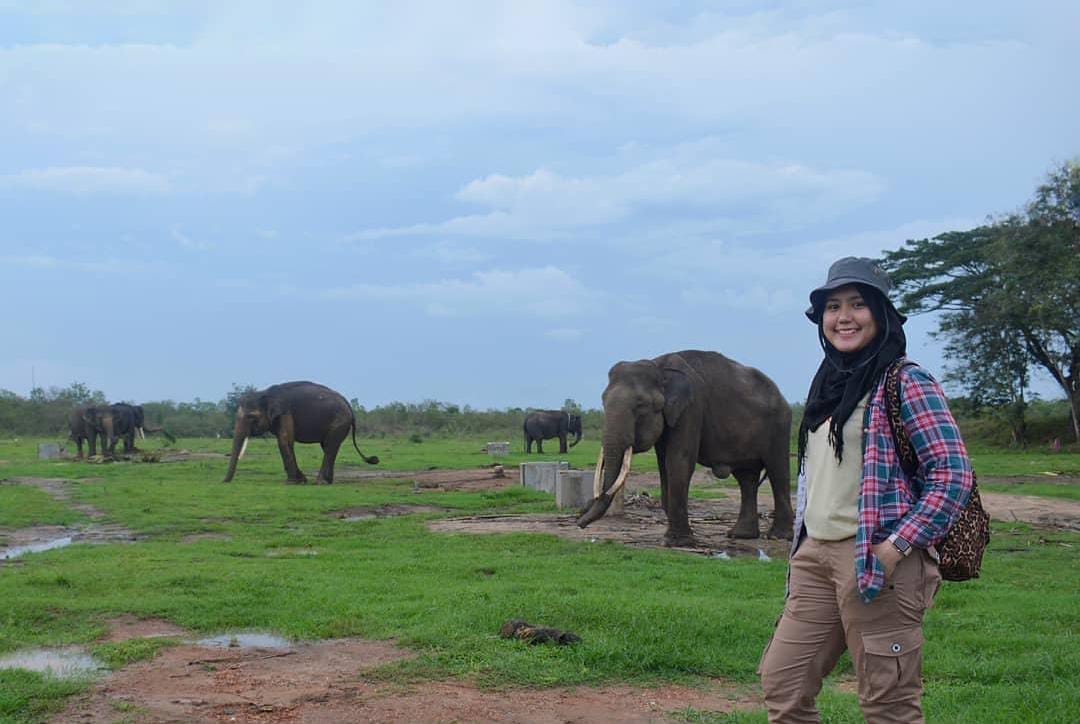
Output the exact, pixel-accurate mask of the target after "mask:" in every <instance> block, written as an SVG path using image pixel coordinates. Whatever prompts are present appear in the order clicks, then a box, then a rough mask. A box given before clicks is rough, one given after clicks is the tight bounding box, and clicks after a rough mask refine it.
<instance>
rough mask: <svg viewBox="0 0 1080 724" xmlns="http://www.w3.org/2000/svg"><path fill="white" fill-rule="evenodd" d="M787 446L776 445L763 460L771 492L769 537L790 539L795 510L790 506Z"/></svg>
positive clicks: (789, 474)
mask: <svg viewBox="0 0 1080 724" xmlns="http://www.w3.org/2000/svg"><path fill="white" fill-rule="evenodd" d="M790 465H791V463H790V454H789V453H788V448H787V446H786V445H785V446H783V447H778V449H777V450H776V452H775V453H773V454H772V455H771V456H770V457H769V459H767V460H766V461H765V470H766V472H767V473H768V475H769V487H771V488H772V493H773V524H772V527H771V528H770V529H769V533H768V536H769V537H770V538H787V539H788V540H790V539H791V536H792V535H793V528H794V524H795V511H794V510H792V508H791V468H790Z"/></svg>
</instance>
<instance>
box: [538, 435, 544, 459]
mask: <svg viewBox="0 0 1080 724" xmlns="http://www.w3.org/2000/svg"><path fill="white" fill-rule="evenodd" d="M536 454H537V455H543V454H544V438H542V437H538V438H536Z"/></svg>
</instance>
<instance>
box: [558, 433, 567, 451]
mask: <svg viewBox="0 0 1080 724" xmlns="http://www.w3.org/2000/svg"><path fill="white" fill-rule="evenodd" d="M559 454H560V455H565V454H566V433H565V432H564V433H560V434H559Z"/></svg>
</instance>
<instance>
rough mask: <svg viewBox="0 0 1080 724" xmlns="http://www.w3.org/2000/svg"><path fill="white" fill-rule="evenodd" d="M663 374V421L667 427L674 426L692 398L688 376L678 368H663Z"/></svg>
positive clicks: (692, 392)
mask: <svg viewBox="0 0 1080 724" xmlns="http://www.w3.org/2000/svg"><path fill="white" fill-rule="evenodd" d="M663 374H664V422H665V423H666V424H667V426H668V427H675V423H677V422H678V421H679V417H680V416H681V415H682V414H683V413H684V412H686V408H687V407H689V406H690V402H691V401H692V400H693V399H694V391H693V389H692V388H691V387H690V378H689V377H687V376H686V373H684V372H681V371H679V370H673V369H670V368H665V369H664V371H663Z"/></svg>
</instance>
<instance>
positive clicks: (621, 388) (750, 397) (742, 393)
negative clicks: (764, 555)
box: [71, 350, 794, 546]
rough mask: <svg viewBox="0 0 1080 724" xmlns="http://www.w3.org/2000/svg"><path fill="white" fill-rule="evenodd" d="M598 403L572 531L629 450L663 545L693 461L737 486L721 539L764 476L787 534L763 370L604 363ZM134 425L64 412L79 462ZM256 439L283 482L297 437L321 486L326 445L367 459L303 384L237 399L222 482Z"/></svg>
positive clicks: (341, 409)
mask: <svg viewBox="0 0 1080 724" xmlns="http://www.w3.org/2000/svg"><path fill="white" fill-rule="evenodd" d="M602 400H603V404H604V420H605V421H604V431H603V439H602V447H601V450H600V456H599V459H598V460H597V464H596V469H595V471H594V482H593V500H592V502H591V503H590V504H589V505H588V506H586V508H585V509H584V510H583V511H581V514H580V516H579V517H578V520H577V523H578V525H579V526H581V527H582V528H584V527H586V526H588V525H590V524H591V523H593V522H595V521H596V520H598V519H599V518H601V517H602V516H603V515H604V514H605V513H606V512H607V510H608V508H609V506H610V505H611V502H612V500H613V499H614V496H615V495H616V494H618V492H619V490H620V489H621V488H622V487H623V486H624V485H625V483H626V479H627V476H628V475H629V473H630V460H631V458H632V456H633V455H634V453H642V452H645V451H647V450H650V449H654V450H655V451H656V459H657V463H658V466H659V471H660V500H661V504H662V505H663V508H664V512H665V513H666V514H667V520H668V527H667V531H666V533H665V535H664V542H665V544H667V545H670V546H685V545H690V544H692V543H693V533H692V531H691V529H690V523H689V517H688V508H687V503H688V498H689V489H690V478H691V476H692V475H693V472H694V469H695V467H696V466H697V465H704V466H705V467H707V468H710V469H711V470H712V471H713V473H714V474H715V475H716V476H717V477H721V478H723V477H727V476H728V475H734V476H735V479H736V480H737V481H738V483H739V492H740V496H741V502H740V507H739V516H738V520H737V521H736V523H735V527H734V528H733V529H732V530H731V531H730V532H729V535H731V536H733V537H737V538H756V537H758V536H759V535H760V530H759V527H758V509H757V490H758V488H759V487H760V486H761V484H762V483H763V482H764V480H765V479H766V478H768V480H769V482H770V486H771V487H772V493H773V502H774V514H773V520H772V526H771V528H770V529H769V531H768V535H769V536H772V537H781V538H790V537H791V535H792V526H793V522H794V513H793V511H792V506H791V498H790V495H791V481H790V468H789V447H790V439H791V407H790V406H789V405H788V403H787V401H786V400H785V399H784V398H783V396H782V395H781V393H780V390H779V388H777V386H776V384H775V383H774V382H773V381H772V380H771V379H769V378H768V377H767V376H766V375H765V374H764V373H762V372H760V371H759V370H756V369H754V368H752V367H746V366H744V365H741V364H739V363H738V362H735V361H734V360H731V359H729V358H727V357H725V356H724V355H722V354H719V353H717V352H703V351H699V350H684V351H681V352H673V353H670V354H664V355H660V356H659V357H655V358H653V359H649V360H638V361H632V362H618V363H616V364H615V365H614V366H613V367H612V368H611V370H610V371H609V372H608V384H607V387H606V389H605V390H604V393H603V396H602ZM142 426H143V416H142V408H141V407H140V406H138V405H123V404H120V405H99V406H89V407H82V408H78V409H76V410H75V411H73V412H72V416H71V434H72V438H73V439H75V440H76V442H78V444H79V456H80V457H81V456H82V440H83V439H87V440H89V441H90V454H91V455H93V454H94V453H95V437H100V438H101V440H102V445H103V448H104V447H105V446H106V445H107V446H108V451H109V452H110V453H111V452H112V448H113V447H114V446H115V444H116V440H117V439H120V438H123V439H124V448H125V451H128V450H130V449H133V447H134V445H133V439H134V434H135V432H140V433H141V431H142ZM267 433H270V434H273V435H274V436H275V437H276V438H277V443H278V450H279V452H280V454H281V459H282V463H283V465H284V467H285V473H286V479H287V482H290V483H304V482H306V481H307V479H306V477H305V476H304V473H303V472H302V471H301V470H300V468H299V466H298V465H297V462H296V455H295V453H294V450H293V446H294V444H295V443H297V442H299V443H316V442H317V443H319V444H320V445H321V446H322V449H323V461H322V465H321V466H320V468H319V473H318V476H317V477H316V482H317V483H332V482H333V480H334V462H335V460H336V459H337V454H338V450H339V449H340V448H341V444H342V443H343V442H344V441H345V440H346V438H347V437H349V435H350V433H351V435H352V442H353V447H354V448H356V451H357V453H359V454H360V457H361V458H363V460H364V462H367V463H369V464H372V465H374V464H376V463H378V462H379V459H378V458H377V457H375V456H370V457H369V456H366V455H364V453H363V452H361V451H360V448H359V446H358V445H357V443H356V418H355V415H354V413H353V409H352V406H351V405H350V404H349V403H348V401H346V399H345V398H344V397H343V396H342V395H341V394H340V393H338V392H336V391H334V390H332V389H330V388H329V387H325V386H323V385H320V384H316V383H314V382H306V381H300V382H286V383H283V384H279V385H272V386H271V387H268V388H266V389H264V390H258V391H255V392H251V393H248V394H247V395H245V396H244V397H242V398H241V399H240V401H239V405H238V406H237V410H236V418H235V426H234V431H233V441H232V450H231V453H230V455H229V464H228V469H227V471H226V473H225V479H224V482H230V481H231V480H232V479H233V476H234V475H235V474H236V466H237V462H238V461H239V460H240V458H241V457H243V454H244V450H245V449H246V448H247V441H248V439H249V438H250V437H251V436H253V435H263V434H267ZM523 434H524V442H525V445H524V447H525V452H527V453H528V452H531V450H532V443H533V442H536V443H537V450H538V452H541V453H542V452H543V447H542V444H543V443H542V441H543V440H544V439H550V438H554V437H558V438H559V452H560V453H565V452H567V438H568V436H569V435H571V434H573V435H574V436H575V439H574V441H573V442H572V443H570V446H571V447H572V446H573V445H576V444H577V443H578V442H580V440H581V417H580V416H579V415H572V414H568V413H566V412H564V411H560V410H541V411H538V412H535V413H532V414H530V415H529V416H528V418H527V419H526V420H525V422H524V424H523Z"/></svg>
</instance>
